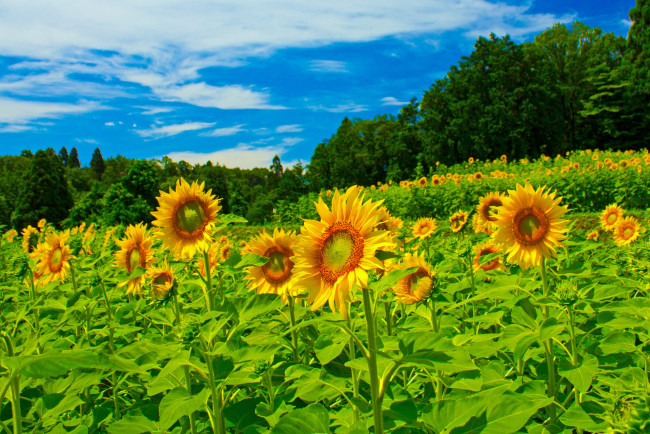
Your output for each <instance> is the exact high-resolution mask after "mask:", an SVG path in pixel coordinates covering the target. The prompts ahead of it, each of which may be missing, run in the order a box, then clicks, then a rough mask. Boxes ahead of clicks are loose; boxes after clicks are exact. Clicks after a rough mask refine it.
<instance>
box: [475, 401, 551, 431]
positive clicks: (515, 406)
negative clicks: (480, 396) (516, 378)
mask: <svg viewBox="0 0 650 434" xmlns="http://www.w3.org/2000/svg"><path fill="white" fill-rule="evenodd" d="M552 402H553V399H552V398H547V397H545V396H541V395H540V396H526V395H519V394H515V393H510V392H508V393H506V394H504V395H503V396H502V397H501V399H500V400H499V401H498V403H497V404H496V405H494V406H492V407H490V408H488V411H487V414H486V416H487V420H488V424H487V426H486V427H485V429H484V430H483V431H481V432H482V433H483V434H491V433H492V434H505V433H513V432H517V431H519V429H521V427H523V426H524V425H525V424H526V422H528V419H530V418H531V416H533V415H534V414H535V413H537V410H539V409H540V408H542V407H546V406H547V405H550V404H551V403H552Z"/></svg>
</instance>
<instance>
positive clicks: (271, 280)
mask: <svg viewBox="0 0 650 434" xmlns="http://www.w3.org/2000/svg"><path fill="white" fill-rule="evenodd" d="M295 241H296V234H295V232H293V231H289V232H285V231H284V230H283V229H278V228H275V229H274V230H273V234H272V235H269V234H268V233H266V231H264V232H262V233H260V234H259V235H258V236H257V237H255V238H254V239H252V240H251V241H250V243H249V244H248V245H249V249H250V252H251V253H255V254H257V255H260V256H265V257H267V258H269V260H268V262H267V263H266V264H264V265H262V266H261V267H248V268H247V269H246V272H247V273H248V276H247V277H246V278H245V279H244V280H246V281H247V282H248V288H249V289H250V290H255V291H256V292H257V293H258V294H278V295H280V296H281V297H282V301H283V302H285V303H286V302H287V300H288V296H289V292H288V289H289V288H290V287H291V285H292V280H293V278H294V274H293V266H294V264H293V261H292V260H291V257H292V256H293V255H294V253H293V246H294V243H295Z"/></svg>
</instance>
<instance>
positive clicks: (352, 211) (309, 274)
mask: <svg viewBox="0 0 650 434" xmlns="http://www.w3.org/2000/svg"><path fill="white" fill-rule="evenodd" d="M363 199H364V196H363V195H362V194H361V191H360V189H359V187H357V186H352V187H350V188H349V189H348V190H347V191H346V192H345V193H344V194H340V193H339V191H338V190H336V192H335V193H334V197H333V198H332V210H331V211H330V210H329V209H328V207H327V205H325V203H324V202H323V201H322V200H320V199H319V201H318V203H317V204H316V210H317V211H318V214H319V215H320V218H321V220H320V221H314V220H305V225H304V226H303V228H302V230H301V234H300V236H299V237H298V239H297V240H296V244H295V246H294V248H293V251H294V252H295V256H293V257H292V258H291V260H292V261H293V262H294V264H295V267H294V271H295V273H296V283H295V286H296V287H297V288H300V289H303V288H304V289H307V290H308V291H309V296H308V299H307V300H308V302H309V303H313V305H312V310H316V309H318V308H320V307H321V306H323V305H324V304H325V303H326V302H329V305H330V308H331V309H332V311H336V310H337V309H338V311H339V312H341V315H342V316H343V317H347V310H348V306H347V303H348V301H349V300H350V292H351V291H352V290H353V289H354V287H355V286H360V287H362V288H367V286H368V273H367V270H371V269H376V268H383V265H382V263H381V261H379V259H377V258H376V257H375V253H376V252H377V250H391V249H394V248H395V244H394V243H393V242H392V241H391V239H390V236H389V234H388V232H386V231H377V230H376V229H375V228H376V226H377V223H379V221H380V218H381V215H380V214H379V213H378V212H377V209H378V208H379V206H380V205H381V201H380V202H373V201H372V200H367V201H365V202H364V200H363Z"/></svg>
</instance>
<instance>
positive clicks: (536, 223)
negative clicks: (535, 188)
mask: <svg viewBox="0 0 650 434" xmlns="http://www.w3.org/2000/svg"><path fill="white" fill-rule="evenodd" d="M549 226H550V224H549V221H548V217H546V214H544V212H543V211H542V210H541V209H539V208H537V207H528V208H523V209H521V210H519V212H517V214H516V215H515V219H514V225H513V233H514V236H515V238H516V239H517V241H519V242H520V243H521V244H523V245H526V246H530V245H534V244H537V243H539V242H540V241H542V240H543V239H544V237H545V236H546V233H547V232H548V230H549Z"/></svg>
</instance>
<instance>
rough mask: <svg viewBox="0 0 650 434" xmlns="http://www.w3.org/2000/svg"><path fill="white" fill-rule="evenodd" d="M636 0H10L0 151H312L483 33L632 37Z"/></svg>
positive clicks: (254, 159)
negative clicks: (560, 29)
mask: <svg viewBox="0 0 650 434" xmlns="http://www.w3.org/2000/svg"><path fill="white" fill-rule="evenodd" d="M634 5H635V1H634V0H625V1H623V0H610V1H601V0H590V1H587V0H580V1H557V0H529V1H526V2H521V1H510V0H506V1H498V2H497V1H495V0H458V1H438V0H401V1H396V0H372V1H368V0H356V1H350V0H328V1H318V2H316V1H313V2H307V1H304V0H302V1H301V0H275V1H273V2H270V1H263V0H227V1H224V0H218V1H212V2H208V1H192V0H185V1H176V0H139V1H134V0H111V1H103V0H102V1H92V2H88V1H86V0H72V1H51V0H34V1H29V2H21V1H15V0H0V29H1V30H0V154H3V155H7V154H10V155H15V154H19V153H20V151H21V150H23V149H32V150H36V149H39V148H46V147H52V148H54V149H55V150H56V151H57V152H58V151H59V149H60V148H61V147H62V146H66V147H67V148H68V150H70V149H71V148H72V147H76V148H77V149H78V151H79V155H80V159H81V162H82V164H84V165H86V164H88V163H89V161H90V157H91V155H92V152H93V151H94V149H95V148H97V147H99V148H100V149H101V151H102V154H103V155H104V158H108V157H111V156H115V155H117V154H121V155H124V156H126V157H130V158H160V157H162V156H164V155H169V156H170V157H171V158H172V159H174V160H177V161H178V160H180V159H185V160H186V161H188V162H190V163H199V162H200V163H203V162H205V161H207V160H212V161H213V162H215V163H216V162H219V163H221V164H223V165H226V166H228V167H236V166H238V167H243V168H251V167H268V166H269V165H270V164H271V160H272V158H273V156H274V155H275V154H278V155H279V156H280V158H281V159H282V161H283V163H284V164H285V165H287V164H288V165H291V164H293V163H295V162H297V161H298V160H302V161H303V162H305V163H306V162H308V161H309V159H310V158H311V155H312V153H313V150H314V148H315V147H316V145H317V144H318V143H319V142H321V141H322V140H323V139H327V138H329V137H330V136H331V135H332V134H334V133H335V132H336V129H337V127H338V126H339V124H340V123H341V120H342V119H343V117H345V116H347V117H349V118H357V117H358V118H364V119H367V118H372V117H374V116H376V115H379V114H396V113H398V112H399V109H400V107H401V106H402V105H403V104H405V103H406V102H408V101H409V99H410V98H412V97H416V98H418V99H420V98H421V96H422V92H423V91H425V90H426V89H428V88H429V86H430V85H431V84H432V83H433V82H434V81H435V80H436V79H438V78H440V77H442V76H444V74H445V73H446V72H447V70H448V69H449V67H450V66H451V65H452V64H455V63H457V62H458V60H459V59H460V57H461V56H464V55H468V54H469V53H470V52H471V50H472V46H473V44H474V41H475V40H476V38H477V37H478V36H487V35H489V33H490V32H493V33H496V34H497V35H500V36H501V35H505V34H506V33H507V34H509V35H510V36H511V37H512V38H513V39H514V40H515V41H517V42H524V41H529V40H532V38H533V37H534V36H535V35H536V34H538V33H540V32H542V31H543V30H545V29H546V28H548V27H551V26H552V25H553V24H554V23H557V22H564V23H571V22H573V21H575V20H579V21H582V22H584V23H586V24H587V25H590V26H598V27H601V28H602V29H603V30H604V31H606V32H613V33H615V34H617V35H622V36H626V34H627V31H628V29H629V26H630V22H629V18H628V12H629V10H630V9H631V8H632V7H634Z"/></svg>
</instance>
